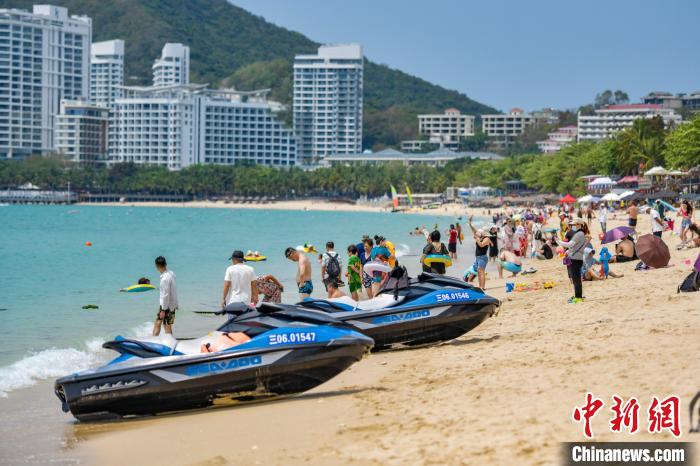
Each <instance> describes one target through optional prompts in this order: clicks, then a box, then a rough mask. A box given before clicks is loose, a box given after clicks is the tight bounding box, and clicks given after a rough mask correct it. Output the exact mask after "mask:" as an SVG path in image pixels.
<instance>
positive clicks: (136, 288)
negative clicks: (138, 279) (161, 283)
mask: <svg viewBox="0 0 700 466" xmlns="http://www.w3.org/2000/svg"><path fill="white" fill-rule="evenodd" d="M155 289H156V287H155V286H153V285H151V284H146V283H143V284H140V285H131V286H127V287H126V288H122V289H121V290H119V291H122V292H126V293H143V292H144V291H151V290H155Z"/></svg>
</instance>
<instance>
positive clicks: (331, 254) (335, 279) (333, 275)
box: [321, 241, 343, 298]
mask: <svg viewBox="0 0 700 466" xmlns="http://www.w3.org/2000/svg"><path fill="white" fill-rule="evenodd" d="M334 248H335V244H334V243H333V241H328V242H327V243H326V252H324V253H323V257H322V259H321V276H322V277H323V284H324V285H325V287H326V291H327V292H328V297H329V298H330V297H331V295H330V294H331V292H330V291H329V288H328V284H329V283H333V284H334V285H335V287H338V286H341V285H342V280H341V279H340V275H341V273H342V270H343V265H342V263H341V262H340V256H338V253H337V252H335V251H334V250H333V249H334ZM335 287H334V288H335Z"/></svg>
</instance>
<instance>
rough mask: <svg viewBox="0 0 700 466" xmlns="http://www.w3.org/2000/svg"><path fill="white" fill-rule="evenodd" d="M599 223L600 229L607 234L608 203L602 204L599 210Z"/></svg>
mask: <svg viewBox="0 0 700 466" xmlns="http://www.w3.org/2000/svg"><path fill="white" fill-rule="evenodd" d="M598 223H600V229H601V231H602V232H603V234H605V232H606V231H608V230H607V228H608V204H607V202H601V203H600V209H599V210H598Z"/></svg>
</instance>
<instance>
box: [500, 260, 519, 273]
mask: <svg viewBox="0 0 700 466" xmlns="http://www.w3.org/2000/svg"><path fill="white" fill-rule="evenodd" d="M498 263H499V264H500V265H501V267H503V269H504V270H507V271H508V272H511V273H520V271H521V270H522V269H523V267H522V266H521V265H517V264H514V263H512V262H506V261H498Z"/></svg>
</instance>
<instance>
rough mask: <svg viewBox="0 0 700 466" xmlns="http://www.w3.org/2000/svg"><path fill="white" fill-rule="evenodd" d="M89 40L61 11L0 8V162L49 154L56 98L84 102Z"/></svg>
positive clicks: (82, 20) (87, 23) (83, 21)
mask: <svg viewBox="0 0 700 466" xmlns="http://www.w3.org/2000/svg"><path fill="white" fill-rule="evenodd" d="M91 41H92V23H91V20H90V18H88V17H86V16H68V10H67V9H66V8H62V7H57V6H53V5H34V8H33V11H32V12H31V13H30V12H28V11H25V10H17V9H0V159H3V158H13V157H25V156H28V155H31V154H39V153H47V152H50V151H51V150H53V148H54V145H53V144H54V116H55V115H56V114H57V113H58V112H59V108H60V101H61V99H71V100H74V99H87V98H88V95H89V91H90V89H89V65H90V55H89V49H90V43H91Z"/></svg>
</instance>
